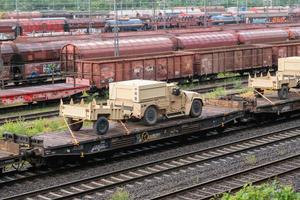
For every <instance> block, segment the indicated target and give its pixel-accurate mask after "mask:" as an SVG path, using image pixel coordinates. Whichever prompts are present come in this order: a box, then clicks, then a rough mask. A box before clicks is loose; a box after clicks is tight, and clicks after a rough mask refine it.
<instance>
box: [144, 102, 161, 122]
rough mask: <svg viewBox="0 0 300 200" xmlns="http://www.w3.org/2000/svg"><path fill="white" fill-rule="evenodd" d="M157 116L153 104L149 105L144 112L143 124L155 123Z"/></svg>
mask: <svg viewBox="0 0 300 200" xmlns="http://www.w3.org/2000/svg"><path fill="white" fill-rule="evenodd" d="M157 118H158V114H157V110H156V108H155V107H154V106H149V107H148V108H147V109H146V110H145V113H144V118H143V121H144V124H145V125H147V126H151V125H154V124H156V122H157Z"/></svg>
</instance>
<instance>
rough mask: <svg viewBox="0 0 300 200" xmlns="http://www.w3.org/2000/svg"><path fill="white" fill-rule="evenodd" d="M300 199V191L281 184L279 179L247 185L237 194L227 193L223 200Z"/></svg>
mask: <svg viewBox="0 0 300 200" xmlns="http://www.w3.org/2000/svg"><path fill="white" fill-rule="evenodd" d="M261 199H262V200H263V199H265V200H268V199H270V200H271V199H274V200H275V199H277V200H300V193H297V192H295V191H294V190H293V188H292V187H291V186H283V185H280V184H279V183H278V182H277V181H274V182H273V183H271V184H262V185H259V186H253V185H251V184H250V185H245V186H244V187H243V188H242V189H241V190H240V191H239V192H237V193H236V194H230V193H226V194H224V195H223V197H222V198H221V200H261Z"/></svg>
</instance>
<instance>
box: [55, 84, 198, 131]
mask: <svg viewBox="0 0 300 200" xmlns="http://www.w3.org/2000/svg"><path fill="white" fill-rule="evenodd" d="M202 105H203V102H202V99H201V97H200V95H199V94H198V93H196V92H191V91H183V90H180V89H179V88H178V87H177V86H176V85H175V84H173V83H171V84H168V83H165V82H160V81H150V80H130V81H122V82H115V83H110V84H109V100H107V105H100V104H97V103H96V102H95V101H93V102H92V103H89V104H83V103H81V104H69V105H65V104H61V106H60V115H61V116H63V117H66V118H67V120H68V124H69V127H70V129H71V130H73V131H78V130H80V129H81V127H82V122H83V121H85V120H88V121H93V122H94V131H95V133H97V134H101V135H102V134H105V133H106V132H107V131H108V128H109V122H108V120H115V121H118V120H126V119H141V120H143V122H144V123H145V125H148V126H149V125H155V124H156V123H157V121H158V119H159V117H160V116H164V117H166V118H173V117H180V116H186V115H189V116H191V117H199V116H200V115H201V113H202Z"/></svg>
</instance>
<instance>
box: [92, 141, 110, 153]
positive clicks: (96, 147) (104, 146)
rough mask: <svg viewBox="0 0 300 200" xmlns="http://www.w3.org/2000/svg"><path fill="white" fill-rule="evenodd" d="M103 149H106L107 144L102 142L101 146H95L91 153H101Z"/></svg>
mask: <svg viewBox="0 0 300 200" xmlns="http://www.w3.org/2000/svg"><path fill="white" fill-rule="evenodd" d="M103 149H106V144H105V142H104V141H101V142H100V144H96V145H94V146H93V147H92V149H91V151H90V152H91V153H96V152H99V151H101V150H103Z"/></svg>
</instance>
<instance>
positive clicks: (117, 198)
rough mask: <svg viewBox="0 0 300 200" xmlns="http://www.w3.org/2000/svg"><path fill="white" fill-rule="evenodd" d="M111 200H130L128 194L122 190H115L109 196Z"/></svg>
mask: <svg viewBox="0 0 300 200" xmlns="http://www.w3.org/2000/svg"><path fill="white" fill-rule="evenodd" d="M111 200H130V198H129V193H128V192H127V191H126V190H124V189H117V191H116V192H115V193H114V194H113V195H112V196H111Z"/></svg>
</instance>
